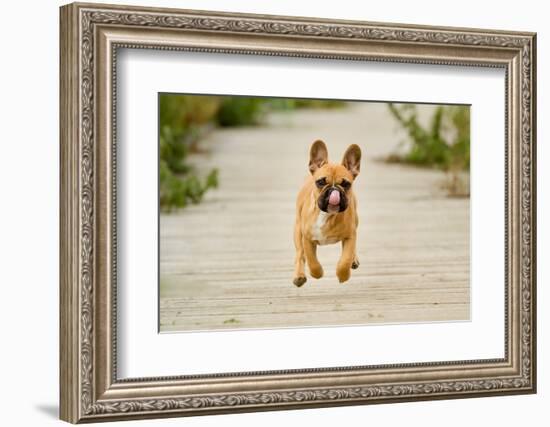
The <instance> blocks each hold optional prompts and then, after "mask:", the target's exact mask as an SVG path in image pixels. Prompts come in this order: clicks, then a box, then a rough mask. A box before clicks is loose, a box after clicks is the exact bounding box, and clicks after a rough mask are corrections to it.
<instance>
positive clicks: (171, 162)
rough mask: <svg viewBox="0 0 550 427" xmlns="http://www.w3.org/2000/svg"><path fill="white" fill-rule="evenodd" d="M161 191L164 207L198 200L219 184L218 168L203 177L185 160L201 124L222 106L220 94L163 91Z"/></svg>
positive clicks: (178, 205) (191, 149)
mask: <svg viewBox="0 0 550 427" xmlns="http://www.w3.org/2000/svg"><path fill="white" fill-rule="evenodd" d="M159 108H160V117H159V121H160V123H159V145H160V146H159V157H160V159H159V191H160V195H159V197H160V206H161V208H162V209H163V210H171V209H173V208H183V207H185V206H187V205H188V204H189V203H198V202H200V200H201V199H202V197H203V196H204V194H205V192H206V191H207V190H208V189H210V188H215V187H217V185H218V171H217V170H216V169H213V170H211V171H210V172H209V173H208V174H207V176H206V178H204V179H201V178H200V177H199V175H198V174H197V172H196V171H195V170H194V168H193V167H191V165H190V164H189V163H188V162H187V161H186V160H187V157H188V155H189V153H190V152H191V151H193V149H194V146H195V144H196V143H197V141H198V140H199V138H200V135H201V128H202V127H203V126H204V125H206V124H207V123H209V122H210V121H212V120H213V119H214V117H215V116H216V114H217V112H218V109H219V100H218V99H217V97H210V96H185V95H183V96H182V95H171V94H163V95H161V96H160V100H159Z"/></svg>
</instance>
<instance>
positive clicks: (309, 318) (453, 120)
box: [60, 4, 536, 423]
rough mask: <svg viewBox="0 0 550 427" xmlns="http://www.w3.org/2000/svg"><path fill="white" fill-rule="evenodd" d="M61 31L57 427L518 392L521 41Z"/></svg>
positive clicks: (200, 17)
mask: <svg viewBox="0 0 550 427" xmlns="http://www.w3.org/2000/svg"><path fill="white" fill-rule="evenodd" d="M60 22H61V49H60V52H61V83H60V90H61V94H60V105H61V107H60V108H61V112H60V135H61V177H60V179H61V206H60V210H61V237H60V246H61V248H60V251H61V283H60V299H61V301H60V307H61V312H60V325H61V331H60V338H61V339H60V341H61V344H60V347H61V348H60V373H61V374H60V375H61V378H60V384H61V403H60V406H61V411H60V413H61V418H62V419H63V420H66V421H69V422H72V423H78V422H92V421H108V420H123V419H130V418H134V419H135V418H154V417H170V416H185V415H201V414H216V413H227V412H243V411H260V410H262V411H263V410H275V409H287V408H288V409H296V408H307V407H320V406H331V405H355V404H370V403H373V404H374V403H391V402H400V401H411V400H430V399H444V398H463V397H479V396H488V395H496V394H520V393H534V392H535V390H536V330H535V327H536V318H535V315H536V311H535V308H536V286H535V279H536V256H535V247H536V244H535V243H536V242H535V236H536V218H535V213H536V182H535V180H536V173H535V172H536V171H535V154H536V153H535V148H536V145H535V137H536V132H535V131H536V129H535V105H536V103H535V93H536V90H535V82H536V78H535V74H536V73H535V72H536V62H535V60H536V45H535V40H536V37H535V34H533V33H520V32H509V31H495V30H480V29H463V28H439V27H423V26H412V25H403V24H382V23H369V22H353V21H330V20H322V19H314V18H295V17H280V16H263V15H243V14H230V13H217V12H199V11H189V10H174V9H158V8H142V7H129V6H128V7H127V6H110V5H93V4H70V5H67V6H63V7H62V8H61V19H60Z"/></svg>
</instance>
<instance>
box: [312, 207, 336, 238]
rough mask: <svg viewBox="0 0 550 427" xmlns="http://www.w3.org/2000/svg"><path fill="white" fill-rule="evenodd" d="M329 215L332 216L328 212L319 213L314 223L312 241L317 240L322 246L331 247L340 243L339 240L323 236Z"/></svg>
mask: <svg viewBox="0 0 550 427" xmlns="http://www.w3.org/2000/svg"><path fill="white" fill-rule="evenodd" d="M329 215H330V214H328V213H327V212H322V211H321V212H319V216H318V217H317V221H315V222H314V223H313V227H312V230H311V237H312V240H316V241H317V242H319V244H320V245H330V244H332V243H336V242H337V241H338V240H337V239H334V238H330V237H327V236H325V235H324V234H323V231H322V228H323V227H324V226H325V224H326V222H327V218H328V217H329Z"/></svg>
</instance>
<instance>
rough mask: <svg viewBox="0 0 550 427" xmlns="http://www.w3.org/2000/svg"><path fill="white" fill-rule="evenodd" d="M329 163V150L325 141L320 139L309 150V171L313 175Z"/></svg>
mask: <svg viewBox="0 0 550 427" xmlns="http://www.w3.org/2000/svg"><path fill="white" fill-rule="evenodd" d="M327 162H328V150H327V146H326V145H325V143H324V142H323V141H321V140H320V139H318V140H317V141H315V142H314V143H313V144H312V145H311V149H310V150H309V171H310V172H311V173H312V174H313V173H315V171H316V170H317V169H319V168H320V167H321V166H323V165H324V164H326V163H327Z"/></svg>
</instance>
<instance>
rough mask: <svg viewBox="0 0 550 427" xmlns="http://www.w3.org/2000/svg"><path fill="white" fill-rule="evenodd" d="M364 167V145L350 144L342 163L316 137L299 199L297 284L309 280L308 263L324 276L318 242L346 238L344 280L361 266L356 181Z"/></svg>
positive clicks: (313, 272)
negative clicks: (358, 253)
mask: <svg viewBox="0 0 550 427" xmlns="http://www.w3.org/2000/svg"><path fill="white" fill-rule="evenodd" d="M360 167H361V149H360V148H359V146H358V145H356V144H352V145H350V146H349V147H348V148H347V150H346V152H345V154H344V158H343V159H342V163H331V162H329V160H328V150H327V146H326V145H325V143H324V142H323V141H320V140H318V141H315V142H314V143H313V144H312V145H311V149H310V152H309V172H310V175H309V176H308V177H307V178H306V181H305V183H304V185H303V186H302V188H301V190H300V192H299V193H298V197H297V200H296V223H295V226H294V245H295V246H296V258H295V270H294V279H293V283H294V285H296V286H298V287H300V286H302V285H303V284H304V283H305V282H306V281H307V278H306V274H305V271H304V268H305V263H306V262H307V265H308V267H309V273H310V275H311V276H312V277H314V278H315V279H320V278H321V277H323V267H322V266H321V264H320V263H319V260H318V259H317V246H318V245H328V244H333V243H337V242H342V254H341V256H340V260H339V261H338V264H337V266H336V276H337V277H338V280H339V282H340V283H343V282H346V281H347V280H348V279H349V278H350V276H351V269H352V268H353V269H356V268H357V267H359V260H358V259H357V252H356V241H357V226H358V224H359V219H358V217H357V201H356V199H355V194H354V193H353V182H354V180H355V178H357V175H359V170H360Z"/></svg>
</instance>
